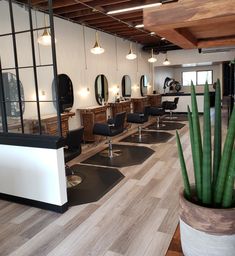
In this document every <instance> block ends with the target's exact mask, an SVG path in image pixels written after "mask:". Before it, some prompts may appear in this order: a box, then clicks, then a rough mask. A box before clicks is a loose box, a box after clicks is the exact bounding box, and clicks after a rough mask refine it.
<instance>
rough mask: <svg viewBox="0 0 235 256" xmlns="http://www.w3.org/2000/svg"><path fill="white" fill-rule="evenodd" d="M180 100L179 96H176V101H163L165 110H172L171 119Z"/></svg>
mask: <svg viewBox="0 0 235 256" xmlns="http://www.w3.org/2000/svg"><path fill="white" fill-rule="evenodd" d="M178 102H179V97H175V99H174V101H163V102H162V107H163V108H164V109H165V110H170V119H172V118H173V116H172V111H173V110H175V109H177V105H178Z"/></svg>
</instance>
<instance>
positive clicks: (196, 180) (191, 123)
mask: <svg viewBox="0 0 235 256" xmlns="http://www.w3.org/2000/svg"><path fill="white" fill-rule="evenodd" d="M187 109H188V121H189V135H190V142H191V151H192V159H193V167H194V168H193V169H194V178H195V189H196V193H197V197H198V187H199V188H200V187H201V184H200V183H201V177H200V174H198V172H197V171H198V169H197V167H196V157H195V142H194V134H193V121H192V114H191V111H190V108H189V106H188V107H187Z"/></svg>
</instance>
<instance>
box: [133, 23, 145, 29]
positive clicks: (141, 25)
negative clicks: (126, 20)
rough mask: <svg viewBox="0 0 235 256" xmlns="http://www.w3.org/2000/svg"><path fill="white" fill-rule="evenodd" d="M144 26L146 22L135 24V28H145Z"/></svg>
mask: <svg viewBox="0 0 235 256" xmlns="http://www.w3.org/2000/svg"><path fill="white" fill-rule="evenodd" d="M143 27H144V24H137V25H135V28H143Z"/></svg>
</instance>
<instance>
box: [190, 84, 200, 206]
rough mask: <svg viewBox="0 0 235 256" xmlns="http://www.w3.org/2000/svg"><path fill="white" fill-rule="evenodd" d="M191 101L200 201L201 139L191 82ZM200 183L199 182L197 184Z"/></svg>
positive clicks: (194, 93) (193, 88)
mask: <svg viewBox="0 0 235 256" xmlns="http://www.w3.org/2000/svg"><path fill="white" fill-rule="evenodd" d="M191 101H192V123H193V134H194V147H195V172H196V173H197V177H198V182H197V196H198V199H199V201H200V200H201V199H202V139H201V130H200V123H199V115H198V107H197V99H196V92H195V87H194V85H193V82H191ZM199 181H200V182H199Z"/></svg>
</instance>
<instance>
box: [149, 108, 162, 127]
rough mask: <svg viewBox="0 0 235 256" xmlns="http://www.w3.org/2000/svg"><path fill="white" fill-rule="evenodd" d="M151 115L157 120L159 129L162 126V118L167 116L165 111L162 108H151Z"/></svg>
mask: <svg viewBox="0 0 235 256" xmlns="http://www.w3.org/2000/svg"><path fill="white" fill-rule="evenodd" d="M149 114H150V115H151V116H155V117H156V118H157V128H160V127H161V125H162V120H161V117H162V116H165V115H166V112H165V109H164V108H161V107H150V110H149Z"/></svg>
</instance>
